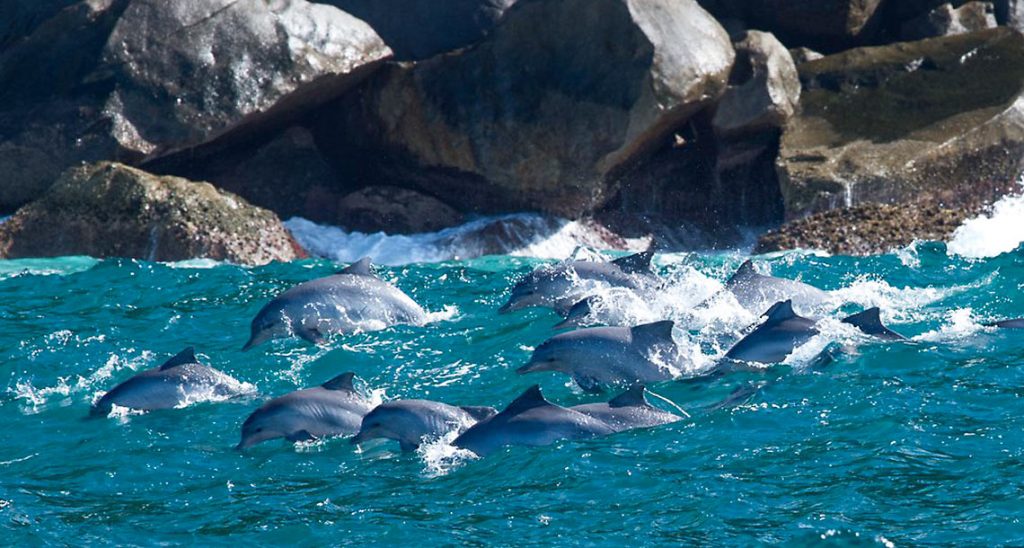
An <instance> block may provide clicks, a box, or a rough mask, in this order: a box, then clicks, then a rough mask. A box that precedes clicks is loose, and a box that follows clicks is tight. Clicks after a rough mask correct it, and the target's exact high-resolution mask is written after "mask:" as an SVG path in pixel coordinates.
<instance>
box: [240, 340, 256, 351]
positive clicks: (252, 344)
mask: <svg viewBox="0 0 1024 548" xmlns="http://www.w3.org/2000/svg"><path fill="white" fill-rule="evenodd" d="M254 346H256V343H255V342H253V339H249V342H247V343H245V346H243V347H242V352H248V351H249V349H250V348H252V347H254Z"/></svg>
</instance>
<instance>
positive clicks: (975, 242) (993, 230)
mask: <svg viewBox="0 0 1024 548" xmlns="http://www.w3.org/2000/svg"><path fill="white" fill-rule="evenodd" d="M1022 242H1024V194H1016V195H1013V196H1005V197H1003V198H1002V199H1001V200H999V201H998V202H996V203H995V206H993V209H992V213H991V214H987V215H979V216H978V217H975V218H974V219H970V220H968V221H965V222H964V224H963V225H961V226H960V228H957V229H956V232H954V233H953V236H952V238H951V239H950V241H949V245H948V246H947V250H948V252H949V253H950V254H956V255H960V256H962V257H970V258H974V259H981V258H987V257H995V256H997V255H1001V254H1003V253H1009V252H1010V251H1013V250H1015V249H1017V248H1018V247H1020V245H1021V243H1022Z"/></svg>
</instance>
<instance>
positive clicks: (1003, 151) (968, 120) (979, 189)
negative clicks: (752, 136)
mask: <svg viewBox="0 0 1024 548" xmlns="http://www.w3.org/2000/svg"><path fill="white" fill-rule="evenodd" d="M799 70H800V77H801V80H802V82H803V84H804V92H803V94H802V96H801V101H800V103H801V112H800V114H799V115H798V116H796V117H794V118H793V119H791V120H790V123H789V125H788V128H787V130H786V132H785V134H784V136H783V139H782V146H781V151H780V157H779V160H778V170H779V177H780V183H781V187H782V194H783V197H784V200H785V205H786V216H787V217H788V218H790V219H793V218H797V217H802V216H805V215H808V214H812V213H815V212H819V211H823V210H826V209H832V208H836V207H842V206H852V205H860V204H864V203H911V202H920V201H926V200H928V201H933V202H935V203H948V204H954V203H960V202H970V201H973V200H976V199H982V200H989V201H991V200H994V199H995V198H996V197H998V196H999V195H1000V194H1001V193H1003V192H1005V191H1006V190H1007V189H1009V188H1010V186H1011V185H1012V183H1013V181H1014V180H1015V179H1016V178H1017V176H1018V175H1019V174H1020V173H1021V168H1022V165H1021V160H1022V158H1024V101H1022V99H1021V93H1022V91H1024V35H1021V34H1020V33H1018V32H1017V31H1014V30H1011V29H1006V28H999V29H992V30H987V31H980V32H975V33H971V34H962V35H958V36H950V37H944V38H934V39H930V40H923V41H919V42H908V43H900V44H893V45H890V46H884V47H878V48H861V49H856V50H851V51H848V52H844V53H842V54H838V55H833V56H829V57H825V58H824V59H819V60H817V61H811V62H808V63H805V64H803V65H800V67H799Z"/></svg>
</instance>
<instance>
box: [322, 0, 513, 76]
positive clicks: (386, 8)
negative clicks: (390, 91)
mask: <svg viewBox="0 0 1024 548" xmlns="http://www.w3.org/2000/svg"><path fill="white" fill-rule="evenodd" d="M319 1H320V2H321V3H324V4H331V5H334V6H337V7H339V8H341V9H342V10H344V11H345V12H347V13H350V14H352V15H354V16H355V17H358V18H359V19H362V20H363V21H366V22H367V23H369V24H370V26H371V27H373V29H374V30H375V31H377V34H379V35H380V36H381V38H383V39H384V42H385V43H387V45H388V46H389V47H390V48H391V49H392V50H393V51H394V52H395V58H396V59H399V60H403V61H405V60H419V59H426V58H428V57H433V56H434V55H437V54H439V53H443V52H446V51H451V50H454V49H458V48H461V47H465V46H469V45H472V44H475V43H477V42H479V41H480V40H482V39H483V37H484V36H486V35H487V33H488V32H490V31H491V29H493V28H494V26H495V24H497V22H498V20H499V19H501V16H502V14H503V13H505V10H507V9H508V8H509V6H511V5H512V4H514V3H515V0H444V1H441V2H439V1H438V0H319Z"/></svg>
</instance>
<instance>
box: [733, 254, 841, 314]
mask: <svg viewBox="0 0 1024 548" xmlns="http://www.w3.org/2000/svg"><path fill="white" fill-rule="evenodd" d="M725 289H726V291H729V292H730V293H732V294H733V295H734V296H735V297H736V300H737V301H738V302H739V303H740V306H742V307H743V308H745V309H747V310H749V311H751V312H755V313H756V312H760V311H761V310H764V309H765V308H766V307H767V306H769V305H771V304H772V303H776V302H779V301H785V300H791V301H793V304H794V305H795V306H796V307H797V308H799V309H800V310H802V311H804V312H807V311H809V310H815V309H818V308H820V307H821V306H822V304H823V303H826V302H828V300H829V295H828V293H826V292H824V291H822V290H820V289H818V288H817V287H814V286H812V285H808V284H805V283H803V282H798V281H796V280H789V279H786V278H777V277H775V276H765V275H764V274H760V273H758V272H757V270H755V269H754V263H753V262H752V261H749V260H748V261H745V262H744V263H743V264H742V265H740V267H739V269H737V270H736V273H735V274H733V275H732V277H731V278H729V281H727V282H726V283H725Z"/></svg>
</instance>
